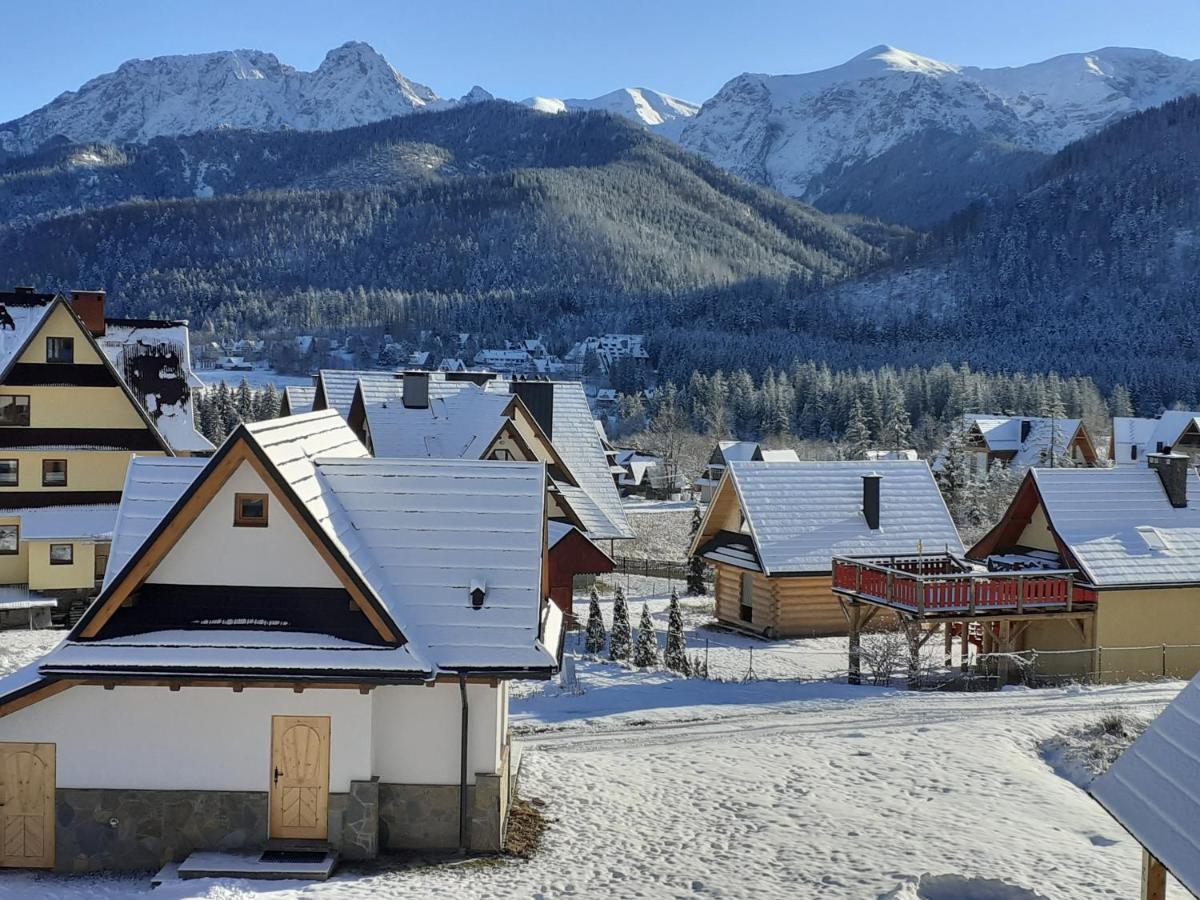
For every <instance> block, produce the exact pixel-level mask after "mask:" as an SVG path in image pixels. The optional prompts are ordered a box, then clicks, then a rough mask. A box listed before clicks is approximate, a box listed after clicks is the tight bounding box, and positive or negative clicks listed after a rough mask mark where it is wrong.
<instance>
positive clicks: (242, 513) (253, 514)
mask: <svg viewBox="0 0 1200 900" xmlns="http://www.w3.org/2000/svg"><path fill="white" fill-rule="evenodd" d="M233 524H234V525H237V526H239V527H241V528H266V527H267V495H266V494H235V495H234V498H233Z"/></svg>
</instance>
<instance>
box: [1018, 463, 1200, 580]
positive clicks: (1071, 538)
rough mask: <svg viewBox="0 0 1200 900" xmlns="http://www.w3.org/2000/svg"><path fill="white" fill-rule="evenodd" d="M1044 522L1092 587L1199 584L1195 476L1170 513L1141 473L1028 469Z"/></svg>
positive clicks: (1199, 496)
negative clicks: (1183, 504) (1183, 499)
mask: <svg viewBox="0 0 1200 900" xmlns="http://www.w3.org/2000/svg"><path fill="white" fill-rule="evenodd" d="M1032 471H1033V477H1034V479H1035V480H1036V483H1037V489H1038V493H1039V494H1040V495H1041V498H1042V503H1043V505H1044V508H1045V511H1046V515H1047V517H1048V518H1049V520H1050V524H1051V526H1052V527H1053V529H1054V532H1055V534H1057V535H1058V536H1059V538H1060V539H1061V540H1062V541H1063V543H1064V544H1066V546H1067V549H1068V550H1069V551H1070V552H1071V555H1072V556H1073V557H1074V558H1075V560H1076V562H1078V564H1079V567H1080V569H1081V570H1082V571H1083V573H1084V574H1085V575H1086V576H1087V578H1088V580H1089V581H1090V582H1091V583H1092V584H1094V585H1097V586H1098V587H1108V586H1116V585H1139V584H1142V585H1150V584H1191V583H1200V475H1197V473H1196V471H1195V470H1194V469H1189V470H1188V473H1187V492H1188V497H1189V501H1190V502H1189V504H1188V505H1187V506H1186V507H1182V508H1178V509H1177V508H1175V507H1173V506H1171V503H1170V501H1169V500H1168V499H1167V495H1166V491H1165V490H1164V489H1163V486H1162V481H1161V480H1160V479H1159V476H1158V473H1157V472H1156V471H1155V470H1153V469H1150V468H1147V467H1145V466H1119V467H1116V468H1111V469H1034V470H1032Z"/></svg>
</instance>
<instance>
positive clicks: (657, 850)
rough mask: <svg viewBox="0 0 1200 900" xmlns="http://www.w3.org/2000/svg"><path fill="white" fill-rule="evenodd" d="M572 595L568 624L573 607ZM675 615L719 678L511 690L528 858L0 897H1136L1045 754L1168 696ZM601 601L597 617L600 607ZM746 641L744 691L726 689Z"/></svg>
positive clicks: (72, 883) (632, 585) (647, 582)
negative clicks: (317, 878) (538, 812)
mask: <svg viewBox="0 0 1200 900" xmlns="http://www.w3.org/2000/svg"><path fill="white" fill-rule="evenodd" d="M627 596H629V597H630V598H631V603H630V607H631V610H630V612H631V615H630V618H631V620H632V621H633V623H634V624H635V626H636V623H637V621H638V617H639V616H640V612H641V608H640V606H641V604H642V603H643V602H648V603H649V604H650V608H651V610H653V611H654V619H655V623H656V626H657V627H658V628H659V629H660V641H661V640H662V639H663V634H662V631H663V630H664V629H665V625H666V619H665V605H666V600H665V597H666V584H665V582H662V581H659V580H655V579H638V578H633V579H630V580H629V582H628V585H627ZM576 602H577V605H578V611H579V613H580V614H581V615H582V614H585V613H586V598H583V597H580V598H577V601H576ZM684 602H685V607H684V609H685V620H686V626H687V637H688V642H689V649H690V651H691V652H692V653H696V652H701V651H700V648H702V647H703V641H704V639H705V637H708V639H709V641H710V646H709V662H710V668H711V669H712V670H713V673H714V674H716V675H719V676H720V677H722V678H723V679H727V680H721V681H717V680H699V679H682V678H678V677H675V676H673V675H671V674H669V673H665V672H650V671H638V670H635V669H632V668H628V667H624V666H618V665H615V664H612V663H609V662H604V661H599V660H587V659H580V661H579V662H578V665H577V667H576V674H577V678H578V686H577V687H574V688H572V689H568V688H564V687H563V686H561V685H559V684H548V685H521V686H519V688H518V689H517V690H515V691H514V700H513V709H512V721H513V728H514V732H515V734H516V737H517V740H519V741H520V742H521V743H523V745H524V748H525V752H524V761H523V769H522V781H521V792H522V794H523V795H524V796H525V797H529V798H541V799H542V800H544V801H545V802H546V807H545V811H546V814H547V816H548V817H549V819H550V820H551V821H550V825H549V829H548V831H547V834H546V837H545V841H544V845H543V847H542V850H541V852H540V853H539V854H538V855H537V856H535V858H533V859H532V860H529V861H517V860H512V861H508V860H506V861H501V862H488V863H480V862H469V863H465V864H459V865H453V866H451V865H444V866H420V867H414V868H409V869H405V870H399V871H390V872H386V873H382V874H380V873H363V872H354V871H352V870H343V871H342V872H340V873H339V874H338V875H337V876H335V878H334V879H333V880H331V881H330V882H327V883H325V884H313V885H304V884H299V883H293V882H283V883H280V882H273V883H255V882H247V881H234V880H200V881H189V882H169V883H167V884H165V885H163V886H162V887H160V888H158V889H157V890H154V891H152V892H151V891H150V888H149V884H148V881H147V880H146V879H145V878H142V877H134V876H121V877H102V878H97V877H66V876H55V875H30V874H22V873H4V874H0V897H20V898H24V897H30V898H33V897H38V898H60V900H82V898H84V897H88V898H101V900H107V898H123V897H129V896H139V895H148V896H149V897H151V898H164V900H182V898H209V900H238V898H260V897H261V898H270V900H299V898H314V900H316V898H327V897H328V898H368V897H373V898H385V900H388V898H428V897H435V896H447V897H454V898H497V897H534V898H553V897H603V898H649V897H654V898H658V897H692V896H696V897H701V896H702V897H719V898H740V897H746V898H751V897H753V898H764V897H797V898H806V897H821V898H856V900H858V898H891V900H1032V898H1038V897H1043V898H1053V900H1057V898H1081V900H1082V898H1094V897H1114V898H1116V897H1131V896H1137V889H1138V885H1137V879H1138V873H1139V867H1140V851H1139V849H1138V847H1137V846H1136V845H1135V844H1134V842H1133V841H1132V840H1131V839H1130V838H1129V837H1127V836H1126V834H1125V833H1124V832H1123V831H1122V830H1121V828H1120V827H1119V826H1117V825H1116V824H1115V823H1114V822H1113V821H1112V820H1111V819H1110V818H1109V817H1108V816H1107V815H1106V814H1105V813H1104V812H1103V811H1102V810H1101V809H1100V807H1099V806H1098V805H1097V804H1096V803H1095V802H1093V801H1092V800H1091V799H1090V798H1089V797H1088V796H1087V795H1086V794H1085V793H1084V792H1083V791H1082V790H1081V789H1080V787H1078V786H1077V785H1076V784H1075V783H1073V781H1072V780H1071V778H1068V777H1065V776H1064V775H1060V774H1058V771H1062V766H1061V764H1060V760H1058V759H1056V758H1055V757H1054V756H1053V755H1052V754H1048V753H1047V752H1046V751H1045V750H1044V749H1043V746H1044V744H1045V743H1046V742H1048V741H1050V740H1051V739H1054V738H1056V737H1058V736H1059V735H1062V734H1064V733H1066V732H1070V731H1073V730H1079V729H1085V728H1087V727H1089V726H1091V725H1093V724H1094V723H1096V722H1098V721H1099V720H1100V719H1101V718H1102V717H1104V716H1106V715H1108V714H1111V713H1113V712H1121V713H1125V714H1128V715H1130V716H1137V717H1143V718H1148V717H1151V716H1153V715H1155V714H1157V712H1158V711H1159V710H1160V709H1161V708H1162V707H1163V706H1164V705H1165V704H1166V703H1168V702H1169V701H1170V700H1171V699H1172V698H1173V697H1174V696H1175V694H1176V693H1177V692H1178V691H1179V690H1180V688H1181V687H1182V683H1181V682H1162V683H1155V684H1146V685H1129V686H1114V687H1095V688H1077V687H1072V688H1060V689H1053V690H1039V691H1032V690H1027V689H1023V688H1013V689H1009V690H1006V691H1003V692H1001V693H994V694H947V693H928V694H926V693H920V694H918V693H908V692H906V691H903V690H892V689H884V688H868V687H861V688H851V687H850V686H848V685H845V684H842V683H840V682H839V681H838V680H837V678H836V676H835V675H834V673H835V672H836V673H838V674H839V675H840V672H841V667H842V666H843V665H844V653H845V641H844V639H825V640H820V641H787V642H779V643H777V644H767V643H765V642H761V641H757V640H755V639H753V638H749V637H744V636H739V635H732V634H729V633H727V632H721V631H714V630H710V629H709V628H707V627H705V626H706V622H707V618H708V614H707V606H706V605H705V604H704V602H703V601H698V600H689V599H686V598H685V601H684ZM603 608H604V613H605V618H606V619H608V618H609V615H610V612H611V601H610V600H606V601H605V602H604V603H603ZM34 634H42V635H45V634H47V633H45V632H41V633H36V632H35V633H34ZM60 634H61V633H60ZM27 635H28V633H21V632H2V633H0V644H3V645H5V647H6V650H5V651H0V659H3V660H6V661H7V660H18V657H23V656H26V655H28V654H29V653H30V652H36V648H33V647H32V646H31V642H30V639H29V638H28V636H27ZM10 639H20V640H22V641H24V643H25V647H24V648H23V649H20V650H17V649H15V645H12V648H9V646H8V645H9V642H10ZM716 642H719V644H718V643H716ZM50 645H51V641H50V640H49V639H47V638H43V641H42V647H43V648H44V649H48V648H49V646H50ZM751 647H753V648H754V649H755V654H754V669H755V674H756V675H757V677H756V678H753V679H751V680H743V679H744V676H745V672H744V671H742V666H743V665H744V662H745V660H746V659H747V658H748V656H749V650H750V648H751ZM18 661H19V660H18ZM1055 765H1058V769H1057V770H1056V768H1055ZM1069 774H1071V775H1072V777H1074V778H1075V780H1076V781H1078V780H1079V778H1078V773H1077V772H1074V773H1069Z"/></svg>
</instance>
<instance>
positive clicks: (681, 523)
mask: <svg viewBox="0 0 1200 900" xmlns="http://www.w3.org/2000/svg"><path fill="white" fill-rule="evenodd" d="M624 506H625V513H626V515H627V516H628V517H629V524H630V525H631V526H632V527H633V530H634V532H636V534H637V538H636V539H635V540H632V541H622V542H621V543H620V544H618V545H617V548H616V551H615V552H616V553H617V555H618V556H631V557H636V558H638V559H662V560H668V561H679V562H683V561H684V560H686V559H687V551H688V545H689V544H690V543H691V538H692V513H693V511H694V510H695V508H696V504H694V503H692V502H690V501H681V500H668V501H647V500H635V499H631V498H626V500H625V501H624Z"/></svg>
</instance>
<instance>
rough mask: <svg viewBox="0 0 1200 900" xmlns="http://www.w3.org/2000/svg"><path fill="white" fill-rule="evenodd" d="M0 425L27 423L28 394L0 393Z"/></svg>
mask: <svg viewBox="0 0 1200 900" xmlns="http://www.w3.org/2000/svg"><path fill="white" fill-rule="evenodd" d="M0 425H24V426H28V425H29V395H28V394H24V395H21V394H0Z"/></svg>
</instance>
